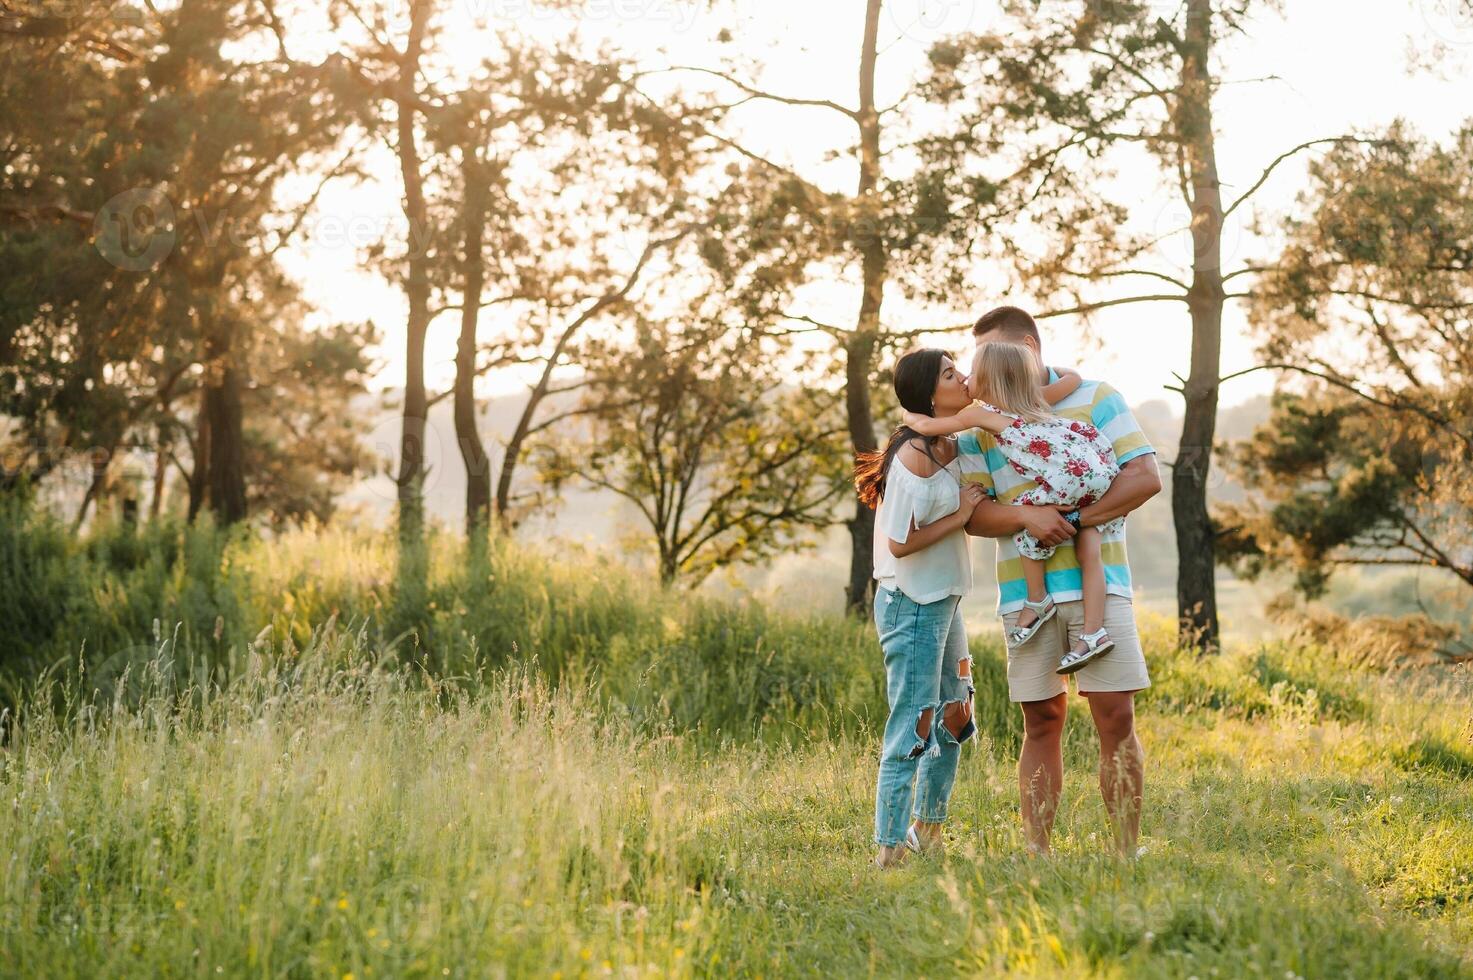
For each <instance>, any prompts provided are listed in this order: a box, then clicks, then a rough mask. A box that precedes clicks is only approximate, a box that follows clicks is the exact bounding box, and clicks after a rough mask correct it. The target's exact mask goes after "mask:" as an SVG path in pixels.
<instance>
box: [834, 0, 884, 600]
mask: <svg viewBox="0 0 1473 980" xmlns="http://www.w3.org/2000/svg"><path fill="white" fill-rule="evenodd" d="M880 6H881V0H868V3H867V4H866V6H865V13H864V46H863V49H862V51H861V53H860V60H859V191H858V194H857V195H856V203H857V204H858V207H857V208H856V211H857V212H858V215H859V224H858V226H857V227H856V229H855V235H856V241H857V243H858V246H859V252H860V267H861V278H862V288H863V290H864V292H863V294H862V295H861V296H860V300H859V322H858V324H857V325H856V326H855V330H854V332H853V333H852V334H851V335H850V336H849V338H848V340H847V341H846V343H845V344H844V357H845V363H844V406H845V410H846V412H847V414H848V423H849V441H850V444H851V445H852V447H853V449H854V452H855V453H856V454H858V453H864V452H873V451H874V450H875V449H876V448H877V445H878V443H877V441H876V439H875V423H874V417H873V415H872V413H871V409H870V398H869V385H870V375H871V373H872V370H873V366H874V363H873V362H874V354H875V347H876V344H877V342H878V338H879V332H880V304H881V303H882V302H883V300H884V296H885V265H886V254H885V240H884V236H883V235H882V234H881V229H880V228H879V226H878V220H879V210H878V208H877V206H876V201H875V189H876V187H877V186H878V184H879V180H880V117H879V113H878V112H876V111H875V61H876V58H877V57H878V50H877V47H876V45H877V41H878V37H879V26H880ZM874 538H875V512H874V511H872V510H870V509H869V508H868V507H866V506H865V505H864V504H863V503H861V502H860V500H859V497H858V496H857V495H856V496H855V498H854V519H853V520H851V521H850V522H849V542H850V549H851V550H850V554H849V586H848V588H847V589H845V596H844V601H845V606H846V607H847V608H848V609H849V611H850V612H854V613H860V612H863V611H864V610H865V609H866V608H867V606H868V603H869V598H870V594H871V592H872V591H873V584H874V582H873V576H874Z"/></svg>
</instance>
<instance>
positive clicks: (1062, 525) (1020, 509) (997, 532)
mask: <svg viewBox="0 0 1473 980" xmlns="http://www.w3.org/2000/svg"><path fill="white" fill-rule="evenodd" d="M1117 479H1118V478H1117ZM1059 511H1060V508H1058V507H1034V506H1032V505H1030V504H1000V503H998V502H997V501H996V500H993V499H992V498H990V497H989V498H987V499H984V500H983V501H982V502H981V503H979V504H978V505H977V509H976V510H974V511H972V519H971V520H969V521H968V522H967V533H968V534H971V535H975V536H976V537H979V538H1006V537H1010V536H1011V535H1014V534H1017V533H1018V532H1019V531H1021V530H1023V529H1024V528H1027V529H1028V530H1029V531H1030V532H1032V534H1033V536H1034V537H1035V538H1037V539H1038V543H1039V544H1041V545H1043V546H1044V547H1045V548H1052V547H1053V546H1055V545H1057V544H1062V543H1063V542H1065V541H1067V540H1069V539H1070V538H1072V537H1074V535H1075V531H1074V525H1072V524H1070V523H1069V522H1068V521H1066V520H1064V516H1063V515H1062V514H1061V513H1060V512H1059Z"/></svg>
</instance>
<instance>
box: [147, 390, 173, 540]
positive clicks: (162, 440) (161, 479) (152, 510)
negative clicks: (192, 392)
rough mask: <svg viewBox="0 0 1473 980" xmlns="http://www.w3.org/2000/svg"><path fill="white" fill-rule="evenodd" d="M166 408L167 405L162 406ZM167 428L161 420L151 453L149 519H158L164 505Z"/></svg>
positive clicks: (167, 470)
mask: <svg viewBox="0 0 1473 980" xmlns="http://www.w3.org/2000/svg"><path fill="white" fill-rule="evenodd" d="M164 410H165V411H167V410H168V406H167V405H165V406H164ZM168 444H169V443H168V430H167V429H166V428H165V426H164V424H163V423H162V422H161V423H159V426H158V443H157V447H158V448H157V450H156V451H155V452H154V454H153V497H152V498H151V499H150V500H149V502H148V517H149V520H151V521H156V520H158V519H159V514H160V513H162V512H163V506H164V486H165V483H166V481H167V480H168V477H169V455H168V452H167V451H166V447H167V446H168Z"/></svg>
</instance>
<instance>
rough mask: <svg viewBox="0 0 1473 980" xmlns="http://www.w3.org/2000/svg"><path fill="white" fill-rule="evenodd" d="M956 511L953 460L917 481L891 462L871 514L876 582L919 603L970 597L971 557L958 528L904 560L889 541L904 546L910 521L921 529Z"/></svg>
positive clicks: (957, 484) (956, 473) (956, 467)
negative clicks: (952, 597) (968, 595)
mask: <svg viewBox="0 0 1473 980" xmlns="http://www.w3.org/2000/svg"><path fill="white" fill-rule="evenodd" d="M960 506H961V469H960V467H959V465H958V463H957V461H956V460H955V459H953V460H952V461H951V462H950V463H947V464H946V466H945V467H944V468H942V469H939V470H937V471H936V472H935V473H933V474H931V475H930V476H916V475H915V474H914V473H912V472H911V471H910V470H909V469H907V468H906V466H905V464H904V463H902V462H901V461H900V459H899V457H896V458H895V459H893V460H891V461H890V468H889V470H887V471H886V475H885V496H884V498H882V499H881V501H880V506H879V508H878V510H877V511H876V513H875V554H874V558H875V578H876V579H878V580H879V584H880V586H881V587H882V588H887V589H898V590H899V591H901V592H903V593H905V595H906V596H908V597H909V598H910V599H911V601H913V602H918V603H927V602H936V601H937V600H939V599H944V598H946V597H947V596H953V595H966V594H967V593H968V592H970V591H971V589H972V552H971V550H970V548H969V546H968V544H967V532H966V531H964V530H963V529H961V528H957V529H956V530H955V531H952V532H951V533H950V534H948V535H947V536H946V537H944V538H942V539H941V540H940V541H936V542H934V543H933V544H932V545H931V546H930V547H928V548H923V549H921V550H920V551H915V552H912V553H911V554H908V555H906V556H905V557H904V558H896V557H895V556H894V555H892V554H891V553H890V541H891V540H892V539H893V540H895V541H897V542H899V543H901V544H904V543H905V541H906V539H907V538H909V537H910V527H911V522H912V521H914V522H915V526H916V527H918V528H921V527H925V526H926V525H927V524H932V523H935V522H936V521H939V520H940V519H941V518H943V517H946V516H947V515H948V514H954V513H956V510H957V508H958V507H960Z"/></svg>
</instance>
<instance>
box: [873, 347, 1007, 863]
mask: <svg viewBox="0 0 1473 980" xmlns="http://www.w3.org/2000/svg"><path fill="white" fill-rule="evenodd" d="M895 395H896V397H897V398H899V399H900V404H901V407H903V408H905V409H906V410H908V411H912V412H918V413H920V414H922V415H930V416H933V417H937V418H943V417H946V416H950V415H955V414H956V413H957V412H960V411H961V410H962V409H964V408H966V407H967V406H968V405H970V404H971V403H972V398H971V395H970V394H968V392H967V379H966V376H965V375H963V374H962V373H961V372H960V371H958V370H957V368H956V365H955V364H953V363H952V360H951V358H950V357H948V356H947V355H946V354H945V353H944V352H942V351H939V350H918V351H913V352H911V353H909V354H906V355H905V356H904V357H902V358H901V359H900V360H899V362H898V363H897V364H896V365H895ZM855 485H856V486H857V488H858V490H859V496H860V499H861V500H863V501H864V502H865V503H866V504H868V505H869V506H871V507H875V508H876V514H875V545H874V547H875V554H874V558H875V560H874V565H875V578H876V579H878V580H879V587H878V589H877V590H876V593H875V626H876V627H877V629H878V631H879V635H880V649H881V650H882V651H883V652H884V655H885V677H886V691H887V694H888V698H889V702H890V718H889V720H888V721H887V722H886V723H885V739H884V746H883V749H882V751H881V755H880V775H879V781H878V785H877V786H876V789H875V843H876V844H878V845H879V846H880V851H879V854H878V855H877V856H876V857H875V863H876V864H877V865H879V866H880V867H881V868H890V867H894V866H895V865H897V864H899V863H900V862H901V861H902V860H903V859H904V858H905V855H906V852H907V851H921V850H923V849H924V850H929V849H931V848H934V847H937V846H939V845H940V843H941V824H942V822H943V821H944V820H945V819H946V807H947V803H948V802H949V801H950V799H951V787H952V784H953V782H954V781H955V779H956V764H957V759H958V757H959V756H960V755H961V743H962V742H965V741H966V740H967V739H968V738H970V737H971V736H972V735H973V733H974V732H975V731H976V726H975V725H974V724H973V723H972V677H971V658H970V657H969V655H968V652H967V634H966V629H965V627H963V625H962V618H961V612H960V609H959V606H960V604H961V597H962V596H964V595H966V594H967V592H968V591H970V589H971V587H972V557H971V553H970V552H969V551H968V547H967V534H966V530H965V527H966V523H967V520H968V518H970V517H971V516H972V511H973V509H975V508H976V506H977V503H978V502H979V501H980V500H981V499H982V497H983V494H984V491H983V490H982V488H981V487H979V486H977V485H976V484H969V485H967V486H965V487H964V486H962V481H961V473H960V471H959V469H958V467H957V461H956V439H955V437H946V436H941V437H931V438H928V437H926V436H923V435H920V434H919V433H917V432H915V431H914V430H912V429H909V428H906V427H904V426H902V427H901V428H899V429H896V430H895V433H894V435H892V436H891V437H890V442H889V445H887V446H886V447H885V450H884V451H883V452H877V453H866V454H862V455H861V456H860V458H859V465H858V467H857V468H856V470H855ZM938 714H939V715H940V723H939V724H937V723H936V722H937V715H938ZM912 817H914V823H911V824H910V825H909V826H907V823H908V822H909V821H910V820H911V818H912Z"/></svg>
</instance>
